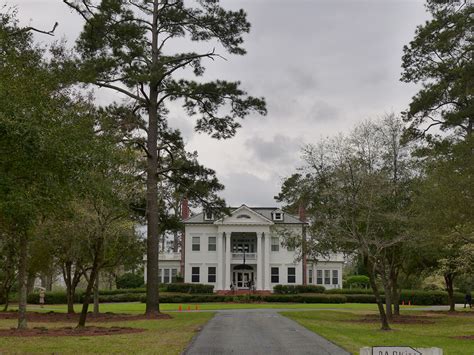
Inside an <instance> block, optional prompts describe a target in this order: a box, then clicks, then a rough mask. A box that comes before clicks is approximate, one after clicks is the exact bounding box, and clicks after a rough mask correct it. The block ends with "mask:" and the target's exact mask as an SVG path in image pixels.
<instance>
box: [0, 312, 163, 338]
mask: <svg viewBox="0 0 474 355" xmlns="http://www.w3.org/2000/svg"><path fill="white" fill-rule="evenodd" d="M17 318H18V312H0V319H17ZM26 318H27V319H28V321H30V322H46V323H49V322H77V321H79V313H75V314H67V313H58V312H47V313H39V312H28V313H27V316H26ZM170 318H171V316H170V315H169V314H164V313H161V314H159V315H156V316H153V317H148V316H146V315H144V314H137V315H133V314H123V313H99V314H97V315H95V314H93V313H88V314H87V322H120V321H131V320H142V319H170ZM0 335H1V334H0Z"/></svg>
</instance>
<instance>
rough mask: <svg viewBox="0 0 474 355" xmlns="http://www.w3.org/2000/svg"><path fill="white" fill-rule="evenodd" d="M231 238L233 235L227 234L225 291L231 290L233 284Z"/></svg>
mask: <svg viewBox="0 0 474 355" xmlns="http://www.w3.org/2000/svg"><path fill="white" fill-rule="evenodd" d="M230 238H231V233H230V232H229V233H227V234H226V237H225V278H224V280H225V285H224V290H230V283H231V280H232V279H231V277H232V275H231V271H230V256H231V255H232V251H231V250H230Z"/></svg>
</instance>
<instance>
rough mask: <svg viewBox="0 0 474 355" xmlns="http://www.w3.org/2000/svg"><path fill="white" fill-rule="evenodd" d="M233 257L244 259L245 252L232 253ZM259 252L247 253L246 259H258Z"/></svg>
mask: <svg viewBox="0 0 474 355" xmlns="http://www.w3.org/2000/svg"><path fill="white" fill-rule="evenodd" d="M232 259H237V260H243V259H244V253H232ZM256 259H257V253H245V260H256Z"/></svg>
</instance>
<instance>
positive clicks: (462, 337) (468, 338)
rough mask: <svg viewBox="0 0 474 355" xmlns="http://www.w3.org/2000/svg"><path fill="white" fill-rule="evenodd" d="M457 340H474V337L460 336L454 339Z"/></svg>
mask: <svg viewBox="0 0 474 355" xmlns="http://www.w3.org/2000/svg"><path fill="white" fill-rule="evenodd" d="M453 338H455V339H462V340H474V335H459V336H457V337H453Z"/></svg>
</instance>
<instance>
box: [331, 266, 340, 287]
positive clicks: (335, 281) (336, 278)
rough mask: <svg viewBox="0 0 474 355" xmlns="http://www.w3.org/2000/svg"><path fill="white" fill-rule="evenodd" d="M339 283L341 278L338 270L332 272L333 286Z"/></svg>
mask: <svg viewBox="0 0 474 355" xmlns="http://www.w3.org/2000/svg"><path fill="white" fill-rule="evenodd" d="M338 283H339V277H338V272H337V270H333V271H332V284H333V285H337V284H338Z"/></svg>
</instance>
